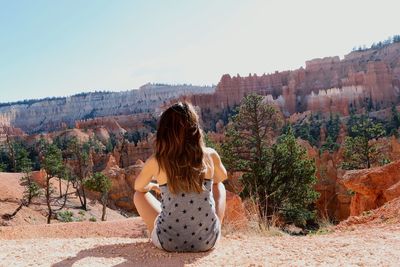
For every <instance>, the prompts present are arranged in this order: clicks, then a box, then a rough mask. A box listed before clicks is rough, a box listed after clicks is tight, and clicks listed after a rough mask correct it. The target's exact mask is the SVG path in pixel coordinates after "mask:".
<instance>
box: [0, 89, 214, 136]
mask: <svg viewBox="0 0 400 267" xmlns="http://www.w3.org/2000/svg"><path fill="white" fill-rule="evenodd" d="M214 91H215V87H212V86H194V85H187V84H183V85H167V84H150V83H149V84H145V85H144V86H141V87H140V88H139V89H136V90H135V89H134V90H128V91H121V92H109V91H95V92H88V93H79V94H75V95H72V96H67V97H50V98H43V99H31V100H23V101H17V102H12V103H1V104H0V125H7V126H13V127H18V128H21V129H22V130H24V131H25V132H27V133H39V132H43V131H53V130H57V129H60V128H62V127H65V126H73V125H74V122H75V121H77V120H82V119H90V118H95V117H103V116H115V115H129V114H137V113H142V112H154V111H155V110H156V109H157V108H159V107H160V106H161V105H162V104H164V103H166V102H167V101H168V100H170V99H175V98H178V97H180V96H182V95H191V94H210V93H213V92H214Z"/></svg>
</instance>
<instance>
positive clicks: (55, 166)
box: [41, 144, 63, 224]
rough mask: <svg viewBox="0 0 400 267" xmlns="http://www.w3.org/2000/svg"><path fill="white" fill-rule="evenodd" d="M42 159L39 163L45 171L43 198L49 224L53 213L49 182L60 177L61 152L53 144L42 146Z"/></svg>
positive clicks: (51, 191)
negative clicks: (44, 197) (44, 198)
mask: <svg viewBox="0 0 400 267" xmlns="http://www.w3.org/2000/svg"><path fill="white" fill-rule="evenodd" d="M43 149H44V150H43V151H42V153H43V158H42V162H41V166H42V168H43V169H44V170H45V171H46V174H47V175H46V185H45V196H46V203H47V208H48V216H47V223H48V224H49V223H50V220H51V217H52V215H53V211H52V208H51V202H50V201H51V194H52V193H53V189H52V187H51V184H50V181H51V179H52V178H54V177H56V176H60V175H61V173H62V170H63V161H62V154H61V150H60V149H59V148H58V147H57V146H56V145H54V144H51V145H49V144H44V148H43Z"/></svg>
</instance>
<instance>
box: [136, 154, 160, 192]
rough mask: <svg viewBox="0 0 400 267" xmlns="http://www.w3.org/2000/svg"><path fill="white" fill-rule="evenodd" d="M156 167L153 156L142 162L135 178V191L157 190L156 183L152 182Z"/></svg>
mask: <svg viewBox="0 0 400 267" xmlns="http://www.w3.org/2000/svg"><path fill="white" fill-rule="evenodd" d="M157 168H158V164H157V161H156V159H155V158H154V156H151V157H150V158H149V159H148V160H146V162H145V163H144V166H143V169H142V171H141V172H140V174H139V175H138V177H137V178H136V180H135V191H139V192H144V193H145V192H149V191H150V190H154V191H157V192H159V188H158V184H156V183H152V182H151V180H152V179H153V177H154V175H155V172H156V170H157Z"/></svg>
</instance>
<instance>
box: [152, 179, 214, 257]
mask: <svg viewBox="0 0 400 267" xmlns="http://www.w3.org/2000/svg"><path fill="white" fill-rule="evenodd" d="M212 183H213V182H212V180H209V179H205V180H204V187H205V190H204V191H203V192H201V193H195V192H190V193H186V192H181V193H178V194H172V193H171V192H170V191H169V189H168V185H167V184H166V185H161V186H160V191H161V213H160V215H159V216H158V217H157V219H156V222H155V227H154V230H153V235H152V236H153V238H157V239H158V240H153V242H154V243H158V244H159V245H161V247H162V248H163V249H165V250H167V251H181V252H184V251H187V252H195V251H207V250H209V249H211V248H212V247H213V246H214V245H215V243H216V241H217V240H218V237H219V235H220V234H221V233H220V231H221V225H220V221H219V219H218V217H217V215H216V213H215V202H214V197H213V194H212ZM157 241H158V242H157Z"/></svg>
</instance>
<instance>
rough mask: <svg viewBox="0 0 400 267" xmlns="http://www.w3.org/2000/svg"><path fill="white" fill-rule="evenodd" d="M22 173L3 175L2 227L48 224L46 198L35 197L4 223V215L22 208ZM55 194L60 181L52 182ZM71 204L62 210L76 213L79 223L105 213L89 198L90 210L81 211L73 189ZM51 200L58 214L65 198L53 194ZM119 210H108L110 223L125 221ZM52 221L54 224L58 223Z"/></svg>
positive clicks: (0, 177) (0, 198)
mask: <svg viewBox="0 0 400 267" xmlns="http://www.w3.org/2000/svg"><path fill="white" fill-rule="evenodd" d="M22 175H23V174H21V173H4V172H0V226H17V225H32V224H45V223H46V222H47V205H46V202H45V199H44V196H41V197H40V198H35V199H34V200H33V202H32V204H31V205H30V206H29V207H23V208H22V209H21V210H20V211H19V212H18V213H17V215H16V216H15V217H14V218H13V219H12V220H9V221H7V220H3V219H2V218H1V216H2V215H3V214H11V213H12V212H14V211H15V209H16V208H17V207H18V206H19V205H20V203H21V198H22V194H23V192H24V187H23V186H22V185H21V184H20V178H21V176H22ZM52 183H53V186H54V188H55V191H56V192H58V188H59V187H58V180H56V179H53V181H52ZM61 187H62V191H63V192H65V188H66V183H65V182H64V181H63V182H62V184H61ZM69 189H70V190H69V192H70V193H69V197H68V201H67V203H66V205H65V207H64V209H63V210H69V211H72V212H73V216H74V218H77V219H80V220H86V221H87V220H89V219H90V218H91V217H94V218H96V219H97V220H100V218H101V213H102V205H101V204H100V203H99V202H98V201H96V200H90V199H88V203H87V206H88V210H87V211H83V210H81V209H79V207H80V202H79V199H78V197H77V196H76V194H74V192H75V190H74V189H73V188H72V186H70V188H69ZM54 195H55V196H54V197H53V200H52V203H53V205H52V208H53V212H55V213H56V212H58V210H59V208H60V206H61V205H62V203H63V199H59V198H58V197H56V196H57V194H54ZM124 218H125V217H124V216H122V215H121V214H120V213H119V212H118V211H115V210H112V209H109V208H107V220H109V221H111V220H120V219H124ZM57 222H58V221H57V220H53V221H52V223H57Z"/></svg>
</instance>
